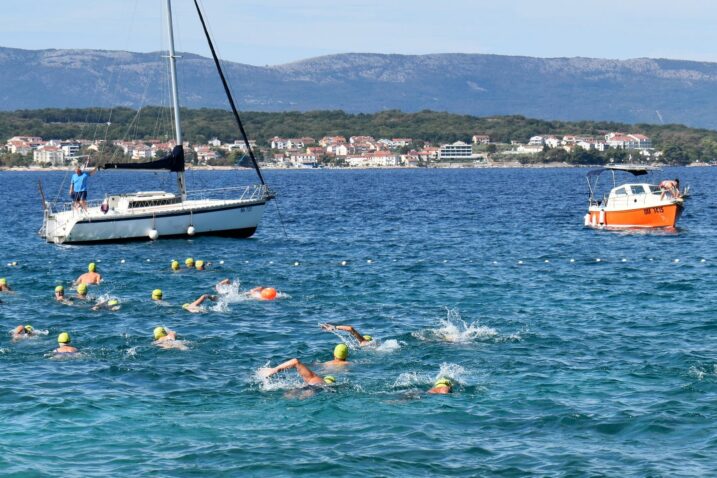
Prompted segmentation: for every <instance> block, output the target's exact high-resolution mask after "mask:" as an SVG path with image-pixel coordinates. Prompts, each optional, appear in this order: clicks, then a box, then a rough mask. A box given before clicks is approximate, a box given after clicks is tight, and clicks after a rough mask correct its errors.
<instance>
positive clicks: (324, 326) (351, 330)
mask: <svg viewBox="0 0 717 478" xmlns="http://www.w3.org/2000/svg"><path fill="white" fill-rule="evenodd" d="M321 328H322V329H323V330H326V331H327V332H331V331H332V330H343V331H344V332H348V333H350V334H351V335H352V336H353V338H355V339H356V340H358V342H359V343H360V344H363V343H364V342H366V339H364V338H363V335H361V334H360V333H359V332H358V330H356V329H354V328H353V327H352V326H350V325H332V324H321Z"/></svg>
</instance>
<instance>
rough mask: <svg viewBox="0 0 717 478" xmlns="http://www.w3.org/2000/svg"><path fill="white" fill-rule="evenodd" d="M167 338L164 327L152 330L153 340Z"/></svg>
mask: <svg viewBox="0 0 717 478" xmlns="http://www.w3.org/2000/svg"><path fill="white" fill-rule="evenodd" d="M166 336H167V330H166V329H165V328H164V327H155V328H154V340H159V339H161V338H162V337H166Z"/></svg>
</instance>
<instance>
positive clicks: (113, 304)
mask: <svg viewBox="0 0 717 478" xmlns="http://www.w3.org/2000/svg"><path fill="white" fill-rule="evenodd" d="M118 305H119V301H118V300H117V299H110V300H108V301H107V306H108V307H116V306H118Z"/></svg>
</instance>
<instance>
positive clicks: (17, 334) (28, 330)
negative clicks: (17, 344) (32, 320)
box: [12, 325, 35, 342]
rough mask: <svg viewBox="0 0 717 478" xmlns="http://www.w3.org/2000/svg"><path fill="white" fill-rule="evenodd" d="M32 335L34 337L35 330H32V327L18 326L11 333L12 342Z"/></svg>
mask: <svg viewBox="0 0 717 478" xmlns="http://www.w3.org/2000/svg"><path fill="white" fill-rule="evenodd" d="M33 335H35V329H33V328H32V325H18V326H17V327H15V329H14V330H13V331H12V340H13V342H14V341H17V340H22V339H26V338H28V337H32V336H33Z"/></svg>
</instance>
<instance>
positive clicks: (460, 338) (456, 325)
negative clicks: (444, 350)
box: [411, 309, 498, 344]
mask: <svg viewBox="0 0 717 478" xmlns="http://www.w3.org/2000/svg"><path fill="white" fill-rule="evenodd" d="M438 324H439V327H438V328H435V329H427V330H422V331H418V332H412V333H411V335H413V336H414V337H416V338H417V339H419V340H439V341H442V342H450V343H460V344H465V343H470V342H474V341H477V340H481V339H487V338H493V337H496V336H497V335H498V331H497V330H496V329H494V328H492V327H487V326H485V325H479V324H478V322H477V321H475V322H471V323H467V322H466V321H465V320H463V319H462V318H461V315H460V313H459V312H458V310H456V309H448V310H447V313H446V318H445V319H440V320H439V322H438Z"/></svg>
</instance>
